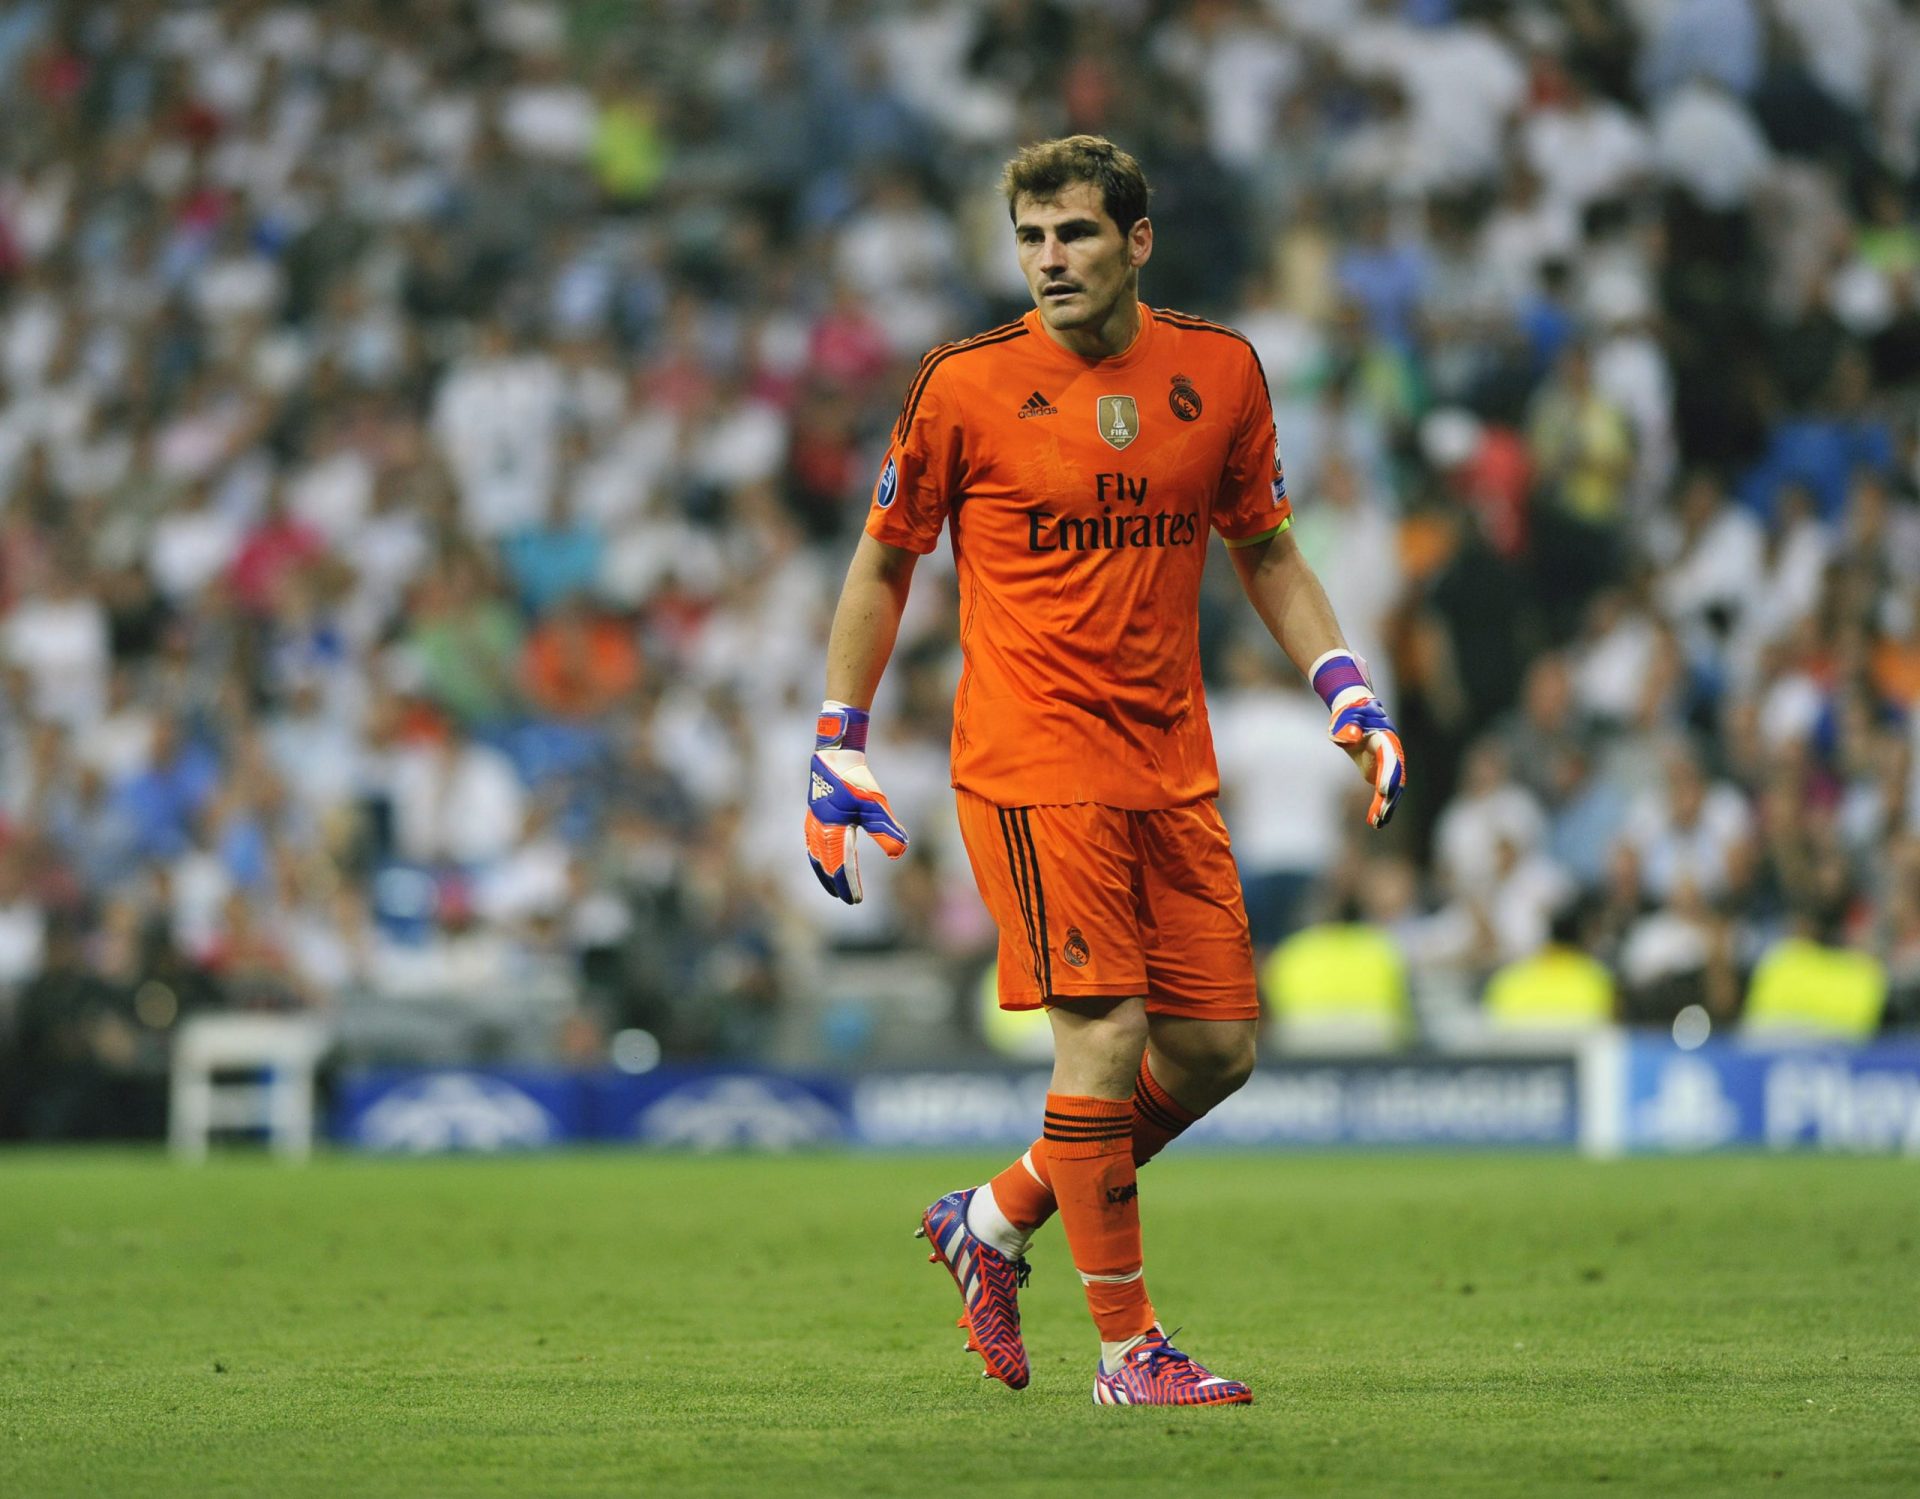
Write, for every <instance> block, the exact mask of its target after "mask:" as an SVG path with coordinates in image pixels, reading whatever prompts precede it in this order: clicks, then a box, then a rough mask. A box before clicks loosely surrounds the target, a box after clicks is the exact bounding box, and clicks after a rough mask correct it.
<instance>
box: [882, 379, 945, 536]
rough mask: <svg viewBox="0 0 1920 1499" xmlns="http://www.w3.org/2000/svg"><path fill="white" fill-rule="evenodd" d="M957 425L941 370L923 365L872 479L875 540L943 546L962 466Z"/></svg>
mask: <svg viewBox="0 0 1920 1499" xmlns="http://www.w3.org/2000/svg"><path fill="white" fill-rule="evenodd" d="M959 453H960V440H959V426H958V422H957V419H956V416H955V412H954V409H953V401H952V398H951V396H950V395H949V393H948V392H947V391H946V389H945V382H944V379H943V377H942V375H941V372H940V371H939V370H938V369H937V368H929V367H928V366H926V365H923V366H922V368H921V372H920V373H919V374H918V375H916V376H915V377H914V383H913V384H912V385H911V386H910V387H909V388H908V390H907V399H906V402H905V404H903V405H902V406H901V408H900V419H899V421H897V422H895V423H894V427H893V437H892V440H891V441H890V442H889V443H888V445H887V458H886V462H884V463H883V464H881V466H880V476H879V478H878V479H876V480H875V481H874V485H873V500H872V503H871V504H870V505H869V507H868V509H867V534H868V535H869V536H871V537H872V538H873V539H874V540H875V541H884V542H886V543H887V544H888V545H889V546H896V547H903V548H905V549H906V550H907V551H910V552H919V553H922V554H925V553H927V552H931V551H932V550H933V549H934V548H935V547H936V546H938V545H939V544H940V528H941V527H942V526H944V525H945V524H946V521H947V512H948V511H949V510H951V509H952V507H953V495H954V488H955V484H956V480H957V472H958V467H959Z"/></svg>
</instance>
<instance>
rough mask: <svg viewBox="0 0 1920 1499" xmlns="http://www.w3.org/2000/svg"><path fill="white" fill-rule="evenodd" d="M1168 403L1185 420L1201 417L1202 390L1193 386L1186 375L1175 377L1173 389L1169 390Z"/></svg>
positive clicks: (1189, 420)
mask: <svg viewBox="0 0 1920 1499" xmlns="http://www.w3.org/2000/svg"><path fill="white" fill-rule="evenodd" d="M1167 404H1168V405H1169V406H1171V407H1172V408H1173V414H1174V415H1175V416H1177V417H1179V418H1180V420H1181V421H1183V422H1192V421H1198V420H1199V419H1200V392H1199V391H1197V390H1195V389H1194V388H1193V382H1192V381H1191V380H1189V379H1188V378H1187V377H1186V376H1185V375H1175V376H1174V377H1173V389H1172V390H1170V391H1168V392H1167Z"/></svg>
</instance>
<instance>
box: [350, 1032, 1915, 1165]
mask: <svg viewBox="0 0 1920 1499" xmlns="http://www.w3.org/2000/svg"><path fill="white" fill-rule="evenodd" d="M1046 1093H1047V1074H1046V1073H1045V1072H1044V1071H1041V1070H1037V1069H1027V1070H1022V1071H1008V1070H1004V1069H986V1070H972V1071H962V1070H958V1069H939V1070H922V1071H911V1072H908V1071H894V1072H875V1073H866V1074H855V1075H851V1076H829V1075H814V1074H802V1073H788V1072H780V1071H773V1070H767V1069H756V1068H719V1067H660V1068H656V1069H654V1070H653V1071H651V1072H646V1073H642V1074H639V1075H628V1074H624V1073H617V1072H591V1073H586V1072H570V1071H566V1070H562V1069H541V1068H401V1069H377V1070H371V1071H354V1072H349V1073H347V1074H346V1075H345V1076H344V1077H343V1079H342V1082H341V1086H340V1088H339V1091H338V1095H337V1103H336V1106H335V1109H334V1112H333V1134H334V1138H335V1139H336V1140H338V1141H340V1142H341V1143H342V1144H345V1145H348V1146H352V1147H356V1148H359V1149H365V1150H375V1151H387V1152H398V1153H431V1152H438V1151H449V1150H464V1151H483V1152H484V1151H501V1150H528V1149H541V1148H546V1147H551V1146H557V1145H568V1144H586V1143H602V1144H617V1143H625V1144H630V1145H639V1146H650V1147H658V1148H664V1149H678V1150H776V1151H777V1150H799V1149H812V1148H818V1147H823V1146H840V1145H851V1146H865V1147H869V1148H874V1149H888V1150H900V1149H980V1150H995V1151H1000V1150H1005V1151H1012V1150H1018V1149H1019V1148H1021V1147H1022V1146H1024V1145H1026V1144H1028V1143H1029V1142H1030V1141H1031V1140H1032V1139H1033V1136H1034V1134H1035V1132H1036V1131H1037V1129H1038V1124H1039V1119H1040V1113H1041V1110H1042V1108H1043V1106H1044V1104H1045V1100H1046ZM1186 1138H1187V1141H1188V1142H1190V1143H1191V1144H1192V1145H1194V1146H1201V1147H1206V1146H1213V1147H1223V1148H1231V1147H1298V1148H1339V1147H1379V1148H1429V1147H1431V1148H1480V1147H1494V1148H1500V1147H1506V1148H1534V1147H1545V1148H1554V1147H1560V1148H1566V1147H1571V1146H1573V1145H1575V1144H1578V1145H1579V1146H1580V1147H1581V1148H1582V1149H1584V1150H1586V1151H1588V1152H1589V1153H1591V1154H1595V1155H1619V1154H1625V1153H1684V1152H1698V1151H1710V1150H1727V1149H1734V1150H1739V1149H1745V1150H1826V1151H1853V1152H1872V1153H1879V1154H1889V1153H1891V1154H1907V1155H1917V1156H1920V1046H1912V1045H1908V1046H1878V1047H1868V1048H1864V1049H1860V1050H1843V1049H1838V1048H1834V1049H1825V1048H1821V1049H1812V1048H1802V1049H1797V1050H1783V1049H1773V1050H1756V1049H1749V1048H1745V1047H1741V1046H1736V1045H1716V1044H1709V1045H1707V1046H1703V1047H1700V1048H1699V1049H1697V1050H1693V1051H1683V1050H1681V1049H1679V1048H1678V1047H1676V1046H1674V1045H1673V1044H1672V1043H1671V1042H1669V1041H1667V1040H1665V1039H1664V1038H1662V1039H1653V1038H1645V1037H1638V1036H1630V1035H1627V1034H1624V1033H1609V1034H1606V1035H1604V1036H1600V1037H1596V1038H1594V1039H1592V1040H1590V1041H1588V1042H1586V1043H1584V1045H1583V1046H1582V1048H1581V1049H1580V1051H1579V1054H1578V1056H1577V1057H1572V1056H1562V1057H1541V1058H1525V1057H1512V1056H1497V1057H1480V1058H1467V1057H1430V1058H1420V1059H1400V1060H1391V1059H1384V1058H1383V1059H1372V1060H1364V1061H1362V1060H1340V1061H1334V1060H1328V1061H1324V1062H1322V1061H1307V1060H1292V1061H1283V1062H1279V1063H1274V1064H1270V1065H1267V1066H1263V1067H1261V1068H1260V1069H1258V1070H1257V1071H1256V1072H1255V1073H1254V1075H1253V1077H1252V1078H1251V1079H1250V1080H1249V1081H1248V1083H1247V1085H1246V1087H1244V1088H1243V1089H1241V1091H1240V1092H1239V1093H1237V1094H1235V1095H1234V1096H1233V1097H1232V1098H1230V1099H1228V1100H1227V1102H1226V1103H1224V1104H1222V1105H1221V1106H1220V1107H1219V1108H1218V1109H1216V1110H1215V1111H1214V1112H1213V1113H1212V1114H1210V1115H1209V1116H1208V1117H1207V1118H1206V1119H1204V1120H1202V1121H1201V1122H1200V1123H1199V1124H1198V1125H1196V1126H1195V1127H1194V1128H1193V1129H1192V1130H1191V1131H1190V1132H1189V1134H1188V1135H1187V1137H1186Z"/></svg>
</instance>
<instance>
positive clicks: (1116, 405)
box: [1094, 396, 1140, 448]
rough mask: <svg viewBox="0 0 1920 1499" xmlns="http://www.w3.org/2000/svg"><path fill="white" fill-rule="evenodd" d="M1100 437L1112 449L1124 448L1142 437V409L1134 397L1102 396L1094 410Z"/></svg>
mask: <svg viewBox="0 0 1920 1499" xmlns="http://www.w3.org/2000/svg"><path fill="white" fill-rule="evenodd" d="M1094 418H1095V420H1096V421H1097V422H1098V423H1099V426H1100V435H1101V436H1102V437H1104V438H1105V439H1106V440H1107V443H1108V445H1109V446H1110V447H1116V448H1124V447H1125V446H1126V445H1127V444H1128V443H1130V442H1132V441H1133V440H1134V438H1136V437H1138V436H1139V435H1140V408H1139V407H1138V406H1136V405H1134V404H1133V397H1132V396H1102V397H1100V400H1099V402H1098V403H1097V405H1096V406H1095V408H1094Z"/></svg>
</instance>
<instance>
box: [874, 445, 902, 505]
mask: <svg viewBox="0 0 1920 1499" xmlns="http://www.w3.org/2000/svg"><path fill="white" fill-rule="evenodd" d="M899 490H900V470H899V469H898V468H897V467H896V466H895V464H894V461H893V458H892V456H891V455H889V456H888V458H887V466H886V467H885V468H883V469H881V470H880V482H879V484H878V485H876V486H875V487H874V491H873V503H874V504H876V505H878V506H879V507H880V508H881V509H882V510H885V509H886V508H887V506H889V505H891V504H892V503H893V497H894V495H895V494H897V493H898V492H899Z"/></svg>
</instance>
